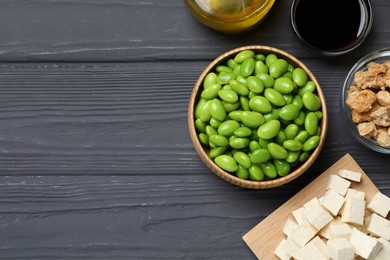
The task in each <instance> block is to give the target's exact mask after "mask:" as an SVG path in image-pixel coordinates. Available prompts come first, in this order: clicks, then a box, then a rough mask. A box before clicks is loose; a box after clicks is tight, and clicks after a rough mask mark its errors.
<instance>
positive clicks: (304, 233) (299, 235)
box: [290, 222, 317, 247]
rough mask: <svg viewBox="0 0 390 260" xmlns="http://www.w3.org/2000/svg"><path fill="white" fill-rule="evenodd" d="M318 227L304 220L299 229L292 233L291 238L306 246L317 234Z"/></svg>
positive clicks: (301, 245)
mask: <svg viewBox="0 0 390 260" xmlns="http://www.w3.org/2000/svg"><path fill="white" fill-rule="evenodd" d="M316 234H317V229H316V228H315V227H313V226H312V225H311V224H310V223H308V222H303V223H302V224H301V225H299V227H298V229H297V230H295V231H294V232H293V233H292V234H291V236H290V237H291V238H292V239H293V240H294V241H295V242H296V243H297V244H298V245H299V246H300V247H303V246H305V245H306V244H307V243H308V242H309V241H310V240H311V239H312V238H313V237H314V236H315V235H316Z"/></svg>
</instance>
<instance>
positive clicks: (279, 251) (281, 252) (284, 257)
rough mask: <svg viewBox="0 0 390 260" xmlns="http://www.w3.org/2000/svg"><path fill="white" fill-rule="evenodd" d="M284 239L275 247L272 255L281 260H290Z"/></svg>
mask: <svg viewBox="0 0 390 260" xmlns="http://www.w3.org/2000/svg"><path fill="white" fill-rule="evenodd" d="M286 242H287V240H286V239H282V241H280V243H279V244H278V246H277V247H276V249H275V251H274V254H275V255H276V256H277V257H279V258H280V259H281V260H290V259H291V256H290V254H288V253H286V251H285V248H286Z"/></svg>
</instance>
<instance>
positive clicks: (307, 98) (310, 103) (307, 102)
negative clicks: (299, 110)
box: [302, 92, 321, 111]
mask: <svg viewBox="0 0 390 260" xmlns="http://www.w3.org/2000/svg"><path fill="white" fill-rule="evenodd" d="M302 102H303V106H304V107H305V108H306V109H307V110H309V111H317V110H319V109H320V108H321V99H320V98H319V97H318V96H317V95H316V94H313V93H311V92H306V93H305V94H303V96H302Z"/></svg>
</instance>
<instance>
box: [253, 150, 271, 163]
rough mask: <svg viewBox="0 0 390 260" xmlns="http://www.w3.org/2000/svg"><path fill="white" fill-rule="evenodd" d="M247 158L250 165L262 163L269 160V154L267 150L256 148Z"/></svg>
mask: <svg viewBox="0 0 390 260" xmlns="http://www.w3.org/2000/svg"><path fill="white" fill-rule="evenodd" d="M249 158H250V160H251V162H252V163H264V162H266V161H268V160H269V159H271V154H270V153H269V152H268V150H267V149H264V148H257V149H255V150H254V151H252V153H251V155H250V156H249Z"/></svg>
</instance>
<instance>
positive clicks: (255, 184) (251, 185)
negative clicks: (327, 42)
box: [188, 45, 328, 189]
mask: <svg viewBox="0 0 390 260" xmlns="http://www.w3.org/2000/svg"><path fill="white" fill-rule="evenodd" d="M243 50H253V51H255V52H263V53H274V54H276V55H277V56H281V57H283V58H284V59H286V60H288V61H289V62H291V63H293V64H294V66H295V67H300V68H302V69H303V70H305V71H306V73H307V74H308V76H309V78H310V80H312V81H313V82H314V83H315V84H316V87H317V93H318V96H319V97H320V99H321V103H322V107H321V108H322V120H321V126H320V127H321V134H320V142H319V144H318V146H317V147H316V148H315V149H314V150H313V152H312V154H311V155H310V157H309V158H308V159H307V160H306V161H305V162H304V163H303V164H301V165H300V166H299V167H298V168H296V169H295V170H294V171H292V172H290V173H289V174H288V175H286V176H284V177H279V178H277V179H273V180H266V181H252V180H243V179H240V178H238V177H237V176H234V175H233V174H231V173H228V172H226V171H224V170H222V169H221V168H219V167H218V166H217V165H216V164H215V163H214V161H213V160H212V159H210V158H209V157H208V156H207V154H206V152H205V151H204V148H203V146H202V145H201V143H200V141H199V139H198V137H197V134H196V129H195V118H194V110H195V105H196V101H197V100H198V96H199V95H200V91H199V90H200V89H201V87H202V82H203V79H204V77H205V76H206V75H207V73H208V72H209V71H211V70H212V69H213V68H214V67H215V66H216V65H218V64H219V63H221V62H222V61H225V60H227V59H228V58H230V57H232V56H233V55H235V54H237V53H238V52H240V51H243ZM188 130H189V133H190V137H191V141H192V143H193V145H194V147H195V150H196V151H197V153H198V155H199V156H200V158H201V160H202V161H203V162H204V163H205V164H206V166H207V167H208V168H209V169H210V170H211V171H212V172H213V173H214V174H216V175H217V176H219V177H220V178H222V179H223V180H225V181H227V182H229V183H231V184H234V185H237V186H239V187H242V188H248V189H268V188H274V187H277V186H281V185H283V184H286V183H288V182H290V181H292V180H294V179H296V178H297V177H299V176H300V175H302V174H303V173H304V172H305V171H306V170H308V169H309V167H310V166H311V165H312V164H313V163H314V161H315V160H316V159H317V157H318V155H319V154H320V152H321V150H322V147H323V145H324V143H325V140H326V136H327V131H328V111H327V105H326V100H325V97H324V94H323V92H322V88H321V86H320V84H319V83H318V81H317V79H316V78H315V76H314V75H313V73H312V72H311V71H310V70H309V69H308V67H307V66H306V65H304V64H303V63H302V62H301V61H299V60H298V59H297V58H296V57H295V56H293V55H291V54H290V53H288V52H285V51H283V50H281V49H278V48H275V47H271V46H266V45H248V46H242V47H238V48H235V49H232V50H230V51H227V52H225V53H223V54H221V55H220V56H218V57H217V58H215V59H214V60H213V61H212V62H211V63H209V65H208V66H207V67H206V68H205V69H204V70H203V71H202V73H201V74H200V76H199V77H198V79H197V81H196V83H195V86H194V88H193V90H192V93H191V96H190V100H189V104H188Z"/></svg>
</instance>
